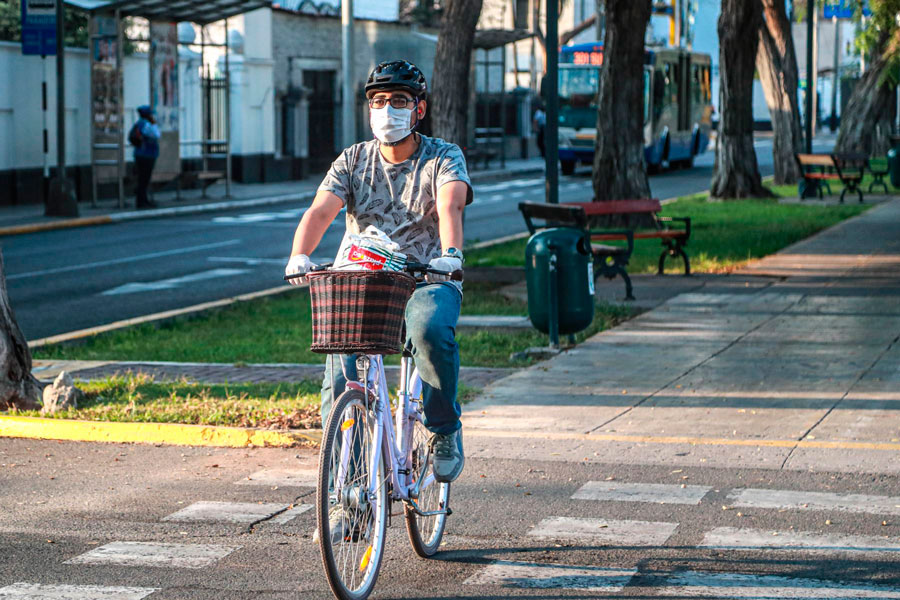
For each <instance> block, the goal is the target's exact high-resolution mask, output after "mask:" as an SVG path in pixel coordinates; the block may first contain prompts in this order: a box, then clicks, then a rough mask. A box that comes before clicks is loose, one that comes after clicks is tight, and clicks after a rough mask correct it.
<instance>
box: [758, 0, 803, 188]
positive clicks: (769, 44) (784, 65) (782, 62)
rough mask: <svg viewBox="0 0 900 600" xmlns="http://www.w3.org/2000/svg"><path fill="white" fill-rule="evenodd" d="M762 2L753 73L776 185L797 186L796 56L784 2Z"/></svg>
mask: <svg viewBox="0 0 900 600" xmlns="http://www.w3.org/2000/svg"><path fill="white" fill-rule="evenodd" d="M761 1H762V6H763V15H764V17H765V19H764V20H763V22H762V23H761V24H760V26H759V48H758V50H757V54H756V70H757V71H758V72H759V79H760V81H761V82H762V87H763V92H765V95H766V104H768V106H769V114H770V115H771V117H772V129H773V131H774V133H775V136H774V140H773V145H772V158H773V160H774V164H775V184H776V185H783V184H793V183H797V178H798V177H799V176H800V169H799V167H798V166H797V161H796V160H794V154H796V153H797V152H801V151H802V150H801V149H802V146H803V133H802V131H803V129H802V127H801V125H800V106H799V101H798V99H797V89H798V84H797V55H796V53H795V51H794V40H793V38H792V37H791V23H790V21H789V20H788V17H787V13H786V12H785V9H784V2H779V1H778V0H761Z"/></svg>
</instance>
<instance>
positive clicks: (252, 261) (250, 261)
mask: <svg viewBox="0 0 900 600" xmlns="http://www.w3.org/2000/svg"><path fill="white" fill-rule="evenodd" d="M206 260H208V261H210V262H220V263H239V264H242V265H247V266H248V267H256V266H259V265H279V266H284V265H286V264H287V261H286V260H285V259H283V258H243V257H240V256H210V257H207V259H206ZM313 262H315V261H313Z"/></svg>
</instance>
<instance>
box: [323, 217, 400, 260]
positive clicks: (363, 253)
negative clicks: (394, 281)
mask: <svg viewBox="0 0 900 600" xmlns="http://www.w3.org/2000/svg"><path fill="white" fill-rule="evenodd" d="M399 248H400V246H399V244H397V243H395V242H393V241H391V238H389V237H388V236H387V235H386V234H385V233H384V232H383V231H381V230H380V229H378V228H377V227H373V226H372V225H369V227H367V228H366V230H365V231H363V232H362V233H361V234H360V235H352V234H351V235H347V236H344V240H343V241H342V242H341V247H340V249H339V250H338V255H337V259H336V260H335V261H334V269H336V270H339V271H359V270H367V271H402V270H403V267H404V266H405V265H406V255H405V254H403V253H402V252H400V251H399Z"/></svg>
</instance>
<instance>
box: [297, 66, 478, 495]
mask: <svg viewBox="0 0 900 600" xmlns="http://www.w3.org/2000/svg"><path fill="white" fill-rule="evenodd" d="M427 90H428V87H427V85H426V82H425V76H424V75H422V72H421V71H420V70H419V69H418V68H417V67H416V66H415V65H413V64H411V63H409V62H407V61H404V60H396V61H390V62H383V63H381V64H379V65H378V66H377V67H375V69H374V70H373V71H372V73H371V74H370V75H369V78H368V80H367V81H366V87H365V91H366V97H367V98H368V101H369V121H370V124H371V126H372V131H373V133H374V134H375V139H373V140H371V141H368V142H362V143H359V144H354V145H353V146H351V147H349V148H347V149H345V150H344V151H343V152H342V153H341V154H340V156H338V157H337V159H336V160H335V161H334V163H332V165H331V168H330V169H329V171H328V174H327V175H326V176H325V179H324V180H323V181H322V184H321V185H320V186H319V189H318V191H317V193H316V197H315V199H314V200H313V203H312V206H311V207H310V208H309V210H307V211H306V213H305V214H304V215H303V218H302V219H301V220H300V224H299V225H298V226H297V231H296V232H295V234H294V243H293V248H292V250H291V258H290V261H289V262H288V264H287V267H286V268H285V274H286V275H296V274H300V273H306V272H308V271H309V270H310V268H312V266H313V263H312V262H311V260H310V258H309V255H310V254H312V253H313V251H314V250H315V249H316V246H318V245H319V242H320V241H321V240H322V236H323V235H324V234H325V231H326V230H327V229H328V227H329V225H331V223H332V221H334V219H335V218H336V217H337V215H338V213H340V211H341V209H342V208H346V210H347V217H346V227H347V229H346V233H345V234H344V235H345V236H349V235H354V234H355V235H358V234H360V233H362V232H363V231H365V229H366V228H367V227H368V226H369V225H374V226H375V227H377V228H378V229H380V230H381V231H383V232H385V233H386V234H387V235H388V237H390V238H391V240H393V241H394V242H395V243H397V244H399V245H400V248H399V251H400V252H402V253H404V254H406V255H407V256H408V257H409V258H410V259H411V260H414V261H417V262H420V263H428V264H429V265H430V266H431V267H432V268H433V269H438V270H442V271H455V270H457V269H461V268H462V265H463V255H462V252H461V251H460V248H461V247H462V243H463V225H462V222H463V221H462V215H463V209H464V208H465V206H466V205H467V204H469V203H471V202H472V187H471V184H470V182H469V176H468V172H467V170H466V162H465V158H464V157H463V154H462V152H461V151H460V149H459V147H458V146H457V145H456V144H451V143H448V142H445V141H444V140H441V139H438V138H430V137H427V136H424V135H422V134H420V133H416V132H415V128H416V126H417V125H418V123H419V122H420V121H421V120H422V118H423V117H424V116H425V110H426V100H425V95H426V92H427ZM290 281H291V282H292V283H295V284H299V282H300V280H299V279H292V280H290ZM461 301H462V288H461V286H460V284H459V283H457V282H454V281H449V280H448V277H447V276H440V275H428V276H427V277H426V282H422V283H419V284H418V285H417V286H416V290H415V291H414V292H413V294H412V297H411V298H410V300H409V303H408V304H407V307H406V348H407V349H408V350H409V351H410V352H411V353H412V355H413V358H414V359H415V363H416V367H417V369H418V371H419V375H420V377H421V379H422V383H423V386H422V388H423V389H422V401H423V405H424V412H425V426H426V427H427V428H428V430H429V431H431V433H432V434H434V435H433V438H432V448H433V453H434V464H433V470H434V476H435V479H437V480H438V481H441V482H451V481H453V480H455V479H456V478H457V477H459V474H460V473H461V472H462V469H463V465H464V463H465V455H464V454H463V443H462V432H461V429H460V428H461V427H462V425H461V423H460V421H459V417H460V412H461V411H460V407H459V403H458V402H457V399H456V393H457V378H458V376H459V346H458V345H457V343H456V339H455V334H456V323H457V321H458V319H459V310H460V303H461ZM329 359H330V357H329ZM340 360H341V361H342V363H343V368H341V365H335V364H334V361H333V360H329V361H328V364H327V366H326V369H325V378H324V381H323V384H322V423H323V426H324V424H325V423H326V422H327V419H328V413H329V411H330V410H331V405H332V403H333V402H334V398H336V397H337V396H339V395H340V394H341V393H342V392H343V391H344V386H345V385H346V383H347V379H346V377H349V378H355V377H356V361H355V357H354V356H353V355H343V356H341V357H340ZM345 374H346V377H345Z"/></svg>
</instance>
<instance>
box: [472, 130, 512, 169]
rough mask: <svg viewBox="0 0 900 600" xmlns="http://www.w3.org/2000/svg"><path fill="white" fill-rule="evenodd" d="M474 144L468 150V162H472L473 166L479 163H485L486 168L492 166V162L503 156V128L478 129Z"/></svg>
mask: <svg viewBox="0 0 900 600" xmlns="http://www.w3.org/2000/svg"><path fill="white" fill-rule="evenodd" d="M473 141H474V143H473V144H472V146H471V147H470V148H467V149H466V153H465V154H466V160H467V161H472V165H473V166H475V165H477V164H478V161H479V160H480V161H483V162H484V168H485V169H487V168H488V166H490V161H491V160H493V159H495V158H497V157H498V156H500V155H501V150H500V147H501V145H502V144H503V128H501V127H477V128H475V138H474V140H473Z"/></svg>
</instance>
